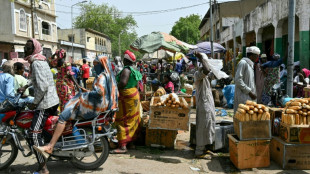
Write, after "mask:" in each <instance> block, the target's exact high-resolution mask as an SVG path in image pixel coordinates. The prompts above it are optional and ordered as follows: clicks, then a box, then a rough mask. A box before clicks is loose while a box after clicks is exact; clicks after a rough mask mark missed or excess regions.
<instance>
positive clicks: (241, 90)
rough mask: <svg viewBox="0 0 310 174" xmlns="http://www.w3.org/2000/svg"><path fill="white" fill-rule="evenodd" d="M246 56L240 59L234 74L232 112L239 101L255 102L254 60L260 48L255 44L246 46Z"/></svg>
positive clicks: (243, 102)
mask: <svg viewBox="0 0 310 174" xmlns="http://www.w3.org/2000/svg"><path fill="white" fill-rule="evenodd" d="M246 53H247V57H244V58H242V59H241V60H240V62H239V63H238V66H237V72H236V74H235V85H236V86H235V101H234V113H236V111H237V109H238V105H239V104H240V103H242V104H245V102H246V101H247V100H252V101H255V102H256V98H257V96H256V95H257V94H256V85H255V75H254V62H255V61H256V60H257V59H258V56H259V54H260V49H259V48H258V47H256V46H252V47H247V48H246Z"/></svg>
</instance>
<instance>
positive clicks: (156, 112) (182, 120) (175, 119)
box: [149, 97, 190, 130]
mask: <svg viewBox="0 0 310 174" xmlns="http://www.w3.org/2000/svg"><path fill="white" fill-rule="evenodd" d="M180 99H181V100H183V101H182V102H183V103H186V101H185V99H184V98H180ZM158 100H160V99H159V97H153V98H152V100H151V110H150V121H149V128H151V129H169V130H188V124H189V111H190V108H189V107H188V108H186V109H184V108H171V107H166V106H154V104H155V103H157V102H158ZM186 104H187V103H186Z"/></svg>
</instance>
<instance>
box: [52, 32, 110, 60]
mask: <svg viewBox="0 0 310 174" xmlns="http://www.w3.org/2000/svg"><path fill="white" fill-rule="evenodd" d="M58 38H59V41H65V42H67V43H71V45H72V42H73V43H74V44H78V45H84V46H85V49H81V48H78V47H75V46H74V47H73V52H74V54H73V58H74V59H79V57H80V56H79V55H82V58H90V59H94V58H95V57H96V56H97V55H100V54H106V55H108V56H111V55H112V50H111V41H110V38H109V37H108V36H107V35H105V34H103V33H100V32H98V31H95V30H92V29H88V28H87V29H84V28H82V29H73V30H72V29H59V30H58ZM67 55H68V56H71V55H72V47H69V48H68V50H67Z"/></svg>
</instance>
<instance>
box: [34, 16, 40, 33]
mask: <svg viewBox="0 0 310 174" xmlns="http://www.w3.org/2000/svg"><path fill="white" fill-rule="evenodd" d="M33 21H34V32H35V33H36V34H38V33H39V28H38V16H37V14H35V15H34V16H33Z"/></svg>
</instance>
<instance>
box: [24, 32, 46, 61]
mask: <svg viewBox="0 0 310 174" xmlns="http://www.w3.org/2000/svg"><path fill="white" fill-rule="evenodd" d="M30 40H32V42H33V45H34V51H33V53H32V54H31V55H30V56H27V57H25V60H27V61H28V62H29V63H31V62H33V61H34V60H46V57H45V56H43V55H42V54H40V52H41V51H42V47H41V44H40V42H39V41H37V40H36V39H34V38H31V39H30Z"/></svg>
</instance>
